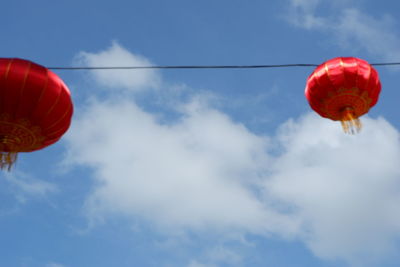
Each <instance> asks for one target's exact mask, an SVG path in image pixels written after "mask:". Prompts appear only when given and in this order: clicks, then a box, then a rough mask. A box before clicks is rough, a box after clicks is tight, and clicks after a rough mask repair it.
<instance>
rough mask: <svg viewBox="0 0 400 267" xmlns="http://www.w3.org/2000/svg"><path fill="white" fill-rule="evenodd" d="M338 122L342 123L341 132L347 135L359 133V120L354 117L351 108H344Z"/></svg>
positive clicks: (360, 125)
mask: <svg viewBox="0 0 400 267" xmlns="http://www.w3.org/2000/svg"><path fill="white" fill-rule="evenodd" d="M340 122H341V123H342V127H343V131H344V132H345V133H347V134H356V133H359V132H360V130H361V127H362V124H361V121H360V119H359V118H357V117H355V116H354V111H353V109H352V108H345V109H344V110H343V116H342V119H341V120H340Z"/></svg>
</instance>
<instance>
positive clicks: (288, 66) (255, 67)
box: [48, 62, 400, 70]
mask: <svg viewBox="0 0 400 267" xmlns="http://www.w3.org/2000/svg"><path fill="white" fill-rule="evenodd" d="M370 65H372V66H395V65H400V62H386V63H372V64H370ZM317 66H319V64H275V65H175V66H174V65H165V66H157V65H152V66H127V67H121V66H109V67H48V69H51V70H135V69H272V68H293V67H317Z"/></svg>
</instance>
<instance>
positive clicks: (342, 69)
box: [305, 57, 381, 133]
mask: <svg viewBox="0 0 400 267" xmlns="http://www.w3.org/2000/svg"><path fill="white" fill-rule="evenodd" d="M380 91H381V83H380V81H379V76H378V72H377V71H376V70H375V69H374V68H373V67H372V66H371V65H370V64H368V63H367V62H366V61H365V60H362V59H358V58H354V57H342V58H340V57H338V58H334V59H331V60H328V61H326V62H325V63H323V64H321V65H319V66H318V67H317V68H316V69H315V70H314V72H313V73H312V74H311V75H310V76H309V77H308V80H307V85H306V89H305V95H306V98H307V100H308V102H309V104H310V106H311V108H312V109H313V110H314V111H316V112H317V113H318V114H319V115H321V116H322V117H325V118H329V119H331V120H334V121H341V123H342V126H343V130H344V131H345V132H346V133H354V132H356V131H357V132H358V131H359V130H360V129H361V122H360V120H359V119H358V118H359V117H360V116H362V115H364V114H365V113H367V112H368V111H369V109H370V108H371V107H373V106H374V105H375V104H376V103H377V101H378V98H379V93H380Z"/></svg>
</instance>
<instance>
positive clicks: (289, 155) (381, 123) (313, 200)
mask: <svg viewBox="0 0 400 267" xmlns="http://www.w3.org/2000/svg"><path fill="white" fill-rule="evenodd" d="M363 121H364V123H365V127H364V129H363V131H362V133H361V134H359V135H357V136H349V135H344V134H342V133H341V132H340V129H339V126H338V125H335V124H332V123H331V122H330V121H325V120H321V119H320V118H317V117H316V116H314V115H308V116H305V117H304V118H302V119H301V120H299V121H298V122H293V121H290V122H288V123H286V125H285V126H283V129H282V131H281V132H280V134H279V139H280V142H281V144H282V146H283V148H284V151H283V153H282V155H281V156H280V157H278V158H277V160H276V162H275V164H274V167H273V175H272V176H271V179H270V180H268V182H267V183H266V185H265V186H266V190H267V192H268V195H269V197H272V196H273V197H274V198H277V199H280V200H282V201H283V202H285V203H286V204H287V207H288V208H289V207H290V208H291V209H292V211H293V214H296V217H297V218H300V219H301V220H302V224H303V228H302V230H301V231H300V232H299V235H300V237H301V238H302V239H303V240H304V241H305V242H306V243H307V244H308V245H309V247H310V248H311V249H312V250H313V251H314V253H315V254H316V255H318V256H320V257H323V258H342V259H343V258H344V259H347V260H349V261H354V260H357V259H361V258H363V257H366V256H368V257H367V258H369V259H371V258H370V257H375V256H376V257H378V256H382V254H384V253H385V252H388V250H389V249H390V248H391V247H392V245H393V244H392V242H393V241H395V240H396V239H397V238H398V237H399V234H400V215H399V214H400V207H399V206H398V205H397V203H399V201H400V191H399V190H400V168H399V160H400V141H399V133H398V131H397V130H396V129H394V128H393V127H392V126H391V125H390V124H389V123H388V122H386V121H385V120H384V119H377V120H373V119H369V118H364V119H363Z"/></svg>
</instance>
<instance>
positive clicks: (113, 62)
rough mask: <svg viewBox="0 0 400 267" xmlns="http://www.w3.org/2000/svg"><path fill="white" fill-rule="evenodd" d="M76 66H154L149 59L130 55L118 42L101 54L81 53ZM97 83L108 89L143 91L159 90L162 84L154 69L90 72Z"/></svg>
mask: <svg viewBox="0 0 400 267" xmlns="http://www.w3.org/2000/svg"><path fill="white" fill-rule="evenodd" d="M75 61H76V64H78V65H80V66H87V67H110V66H111V67H115V66H117V67H131V66H150V65H153V64H152V63H151V62H150V61H149V60H148V59H147V58H145V57H143V56H140V55H138V54H133V53H130V52H129V51H128V50H126V49H125V48H124V47H122V46H121V45H119V44H118V43H117V42H115V41H114V42H113V43H112V45H111V47H109V48H108V49H106V50H104V51H101V52H99V53H89V52H80V53H79V54H78V55H77V56H76V57H75ZM90 74H91V76H92V78H94V79H95V81H96V82H97V83H98V84H99V85H101V86H103V87H106V88H108V89H113V90H115V89H123V90H125V91H133V92H137V91H143V90H146V89H151V88H157V87H158V86H159V83H160V82H161V78H160V75H159V73H158V72H157V71H156V70H154V69H144V70H135V71H132V70H120V69H119V70H95V71H91V72H90Z"/></svg>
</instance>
